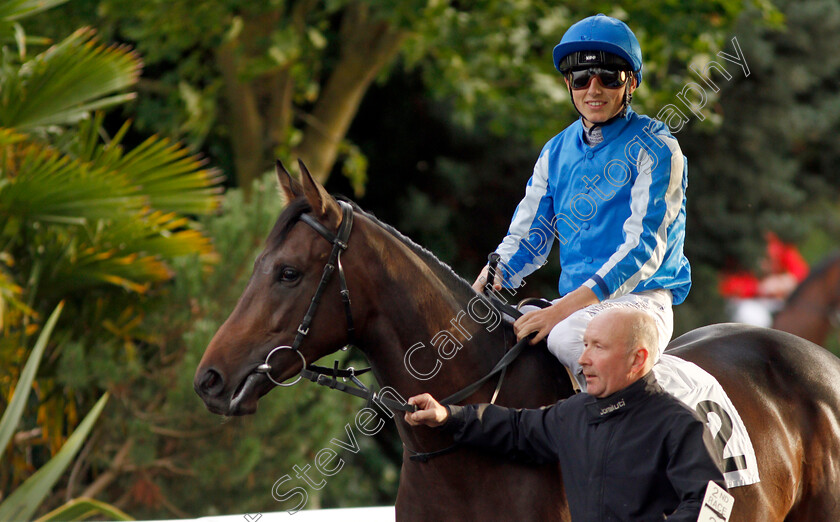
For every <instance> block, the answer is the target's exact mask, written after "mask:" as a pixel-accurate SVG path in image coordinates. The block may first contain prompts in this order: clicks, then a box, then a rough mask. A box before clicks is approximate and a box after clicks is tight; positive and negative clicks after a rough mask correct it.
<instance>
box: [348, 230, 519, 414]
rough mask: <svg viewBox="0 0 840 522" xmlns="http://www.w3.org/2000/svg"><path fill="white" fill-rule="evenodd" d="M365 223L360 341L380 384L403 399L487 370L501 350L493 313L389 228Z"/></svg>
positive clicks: (440, 390)
mask: <svg viewBox="0 0 840 522" xmlns="http://www.w3.org/2000/svg"><path fill="white" fill-rule="evenodd" d="M370 226H371V227H375V225H372V224H371V225H370ZM365 229H366V233H367V234H375V235H376V237H369V238H367V239H366V240H365V241H363V242H362V243H364V244H366V245H369V247H371V251H370V252H368V253H367V254H368V255H367V256H365V257H367V262H368V263H369V266H368V267H367V270H366V272H367V273H368V277H369V280H368V281H367V282H366V287H367V288H371V289H375V297H374V298H372V299H370V300H369V301H368V303H367V307H368V308H369V310H368V314H367V315H368V318H369V319H368V321H366V324H365V326H364V331H363V332H361V336H362V343H361V344H363V345H364V346H363V349H364V350H365V353H366V355H367V357H368V359H369V360H370V362H371V365H372V366H373V368H374V371H375V372H376V376H377V379H378V380H379V381H380V383H381V384H382V385H384V386H390V387H392V388H394V389H395V390H397V391H399V392H400V394H403V395H404V396H405V397H406V398H407V397H408V396H409V395H414V394H416V393H421V392H429V393H432V394H433V395H435V396H436V397H438V398H440V397H442V396H446V395H450V394H451V393H454V392H455V391H457V390H459V389H460V388H463V387H464V386H466V385H468V384H470V383H471V382H474V381H475V380H477V379H478V378H480V377H481V376H483V375H484V374H486V373H487V372H488V371H489V370H490V369H491V368H492V366H493V364H495V362H496V361H497V360H498V359H499V358H500V357H501V356H502V354H503V353H504V350H505V342H506V339H505V333H504V331H503V329H504V328H506V326H505V325H503V324H498V323H497V320H496V319H497V318H500V317H499V314H498V312H496V311H495V310H492V311H491V310H489V309H488V308H487V307H486V306H485V305H484V304H480V303H477V302H475V303H473V306H470V302H471V300H473V299H475V297H476V294H475V293H474V292H472V291H471V290H470V289H469V288H468V287H466V285H465V284H464V282H463V281H459V280H456V278H455V276H454V274H453V275H452V279H451V280H448V279H447V277H446V276H447V274H446V273H445V272H446V271H445V270H440V269H439V268H440V267H433V266H430V264H429V263H431V262H434V260H428V259H426V258H425V256H421V255H419V254H418V253H417V252H415V251H414V250H413V249H412V248H411V247H409V246H408V245H406V244H405V243H403V242H402V241H399V240H398V239H397V238H395V237H393V236H391V235H390V234H389V233H388V232H387V231H384V230H382V229H379V228H378V227H376V228H375V229H374V230H371V229H370V227H365ZM383 242H384V244H383ZM354 246H355V245H354ZM383 252H387V261H383V260H382V258H383V255H382V253H383ZM485 316H486V317H487V319H484V318H485ZM476 319H478V321H477V320H476ZM480 321H485V322H484V324H481V322H480ZM510 336H511V337H512V334H510ZM510 340H512V339H510Z"/></svg>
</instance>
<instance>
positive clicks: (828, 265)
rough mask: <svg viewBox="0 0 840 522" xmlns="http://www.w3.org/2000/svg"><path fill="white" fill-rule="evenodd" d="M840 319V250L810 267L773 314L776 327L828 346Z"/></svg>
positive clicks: (774, 326)
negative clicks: (828, 341) (806, 274)
mask: <svg viewBox="0 0 840 522" xmlns="http://www.w3.org/2000/svg"><path fill="white" fill-rule="evenodd" d="M838 319H840V252H835V253H833V254H831V255H829V256H827V257H826V258H825V259H824V260H823V261H821V262H820V263H819V264H818V265H817V266H816V267H814V268H813V269H812V270H811V273H810V274H808V277H806V278H805V279H804V280H803V281H802V282H801V283H799V285H798V286H797V287H796V289H795V290H794V291H793V293H792V294H790V296H789V297H788V298H787V299H786V300H785V304H784V306H783V307H782V308H781V310H779V311H778V312H777V313H776V315H775V316H774V317H773V328H775V329H777V330H782V331H784V332H789V333H792V334H794V335H798V336H799V337H802V338H804V339H808V340H809V341H811V342H813V343H816V344H819V345H820V346H825V342H826V338H827V337H828V334H829V333H831V332H832V331H833V330H834V329H836V328H837V326H838V324H837V323H838Z"/></svg>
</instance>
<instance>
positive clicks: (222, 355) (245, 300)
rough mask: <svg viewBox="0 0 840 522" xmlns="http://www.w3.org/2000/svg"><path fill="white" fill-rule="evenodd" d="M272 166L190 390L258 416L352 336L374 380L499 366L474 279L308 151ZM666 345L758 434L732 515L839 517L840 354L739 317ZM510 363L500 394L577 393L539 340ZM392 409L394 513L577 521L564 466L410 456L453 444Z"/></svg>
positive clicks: (501, 330) (463, 453) (394, 384)
mask: <svg viewBox="0 0 840 522" xmlns="http://www.w3.org/2000/svg"><path fill="white" fill-rule="evenodd" d="M278 177H279V179H280V186H281V188H282V191H283V193H284V194H285V196H286V199H287V201H288V202H289V203H288V205H287V207H286V208H285V209H284V211H283V212H282V213H281V215H280V217H279V218H278V220H277V222H276V223H275V226H274V229H273V230H272V232H271V233H270V234H269V236H268V238H267V240H266V247H265V249H264V250H263V252H262V253H261V254H260V256H259V257H258V259H257V260H256V262H255V264H254V271H253V274H252V276H251V279H250V280H249V282H248V284H247V286H246V288H245V290H244V292H243V294H242V296H241V298H240V300H239V302H238V303H237V305H236V307H235V309H234V310H233V312H232V313H231V315H230V317H229V318H228V319H227V320H226V321H225V322H224V324H222V326H221V327H220V328H219V330H218V332H217V333H216V335H215V336H214V337H213V339H212V340H211V342H210V345H209V346H208V347H207V350H206V352H205V353H204V356H203V357H202V359H201V362H200V363H199V366H198V368H197V370H196V375H195V381H194V385H195V389H196V392H197V393H198V394H199V396H200V397H201V398H202V399H203V401H204V403H205V405H206V406H207V408H208V409H209V410H210V411H211V412H214V413H217V414H220V415H244V414H251V413H254V412H255V411H256V409H257V401H258V400H259V398H260V397H262V396H263V395H265V394H266V393H268V392H269V391H270V390H271V389H273V388H274V382H275V381H276V382H281V383H282V382H283V381H284V380H287V379H292V378H294V377H295V376H296V375H298V374H299V373H301V372H302V370H303V368H304V366H305V365H308V364H310V363H311V362H313V361H315V360H317V359H319V358H321V357H323V356H325V355H327V354H330V353H332V352H335V351H337V350H338V349H340V348H341V347H342V346H344V345H345V344H346V343H347V341H348V336H350V335H352V338H353V340H354V344H355V345H356V346H358V347H360V349H361V350H362V351H363V352H364V354H365V356H366V357H367V359H368V361H369V363H370V365H371V367H372V368H373V372H374V375H375V377H376V379H377V381H378V383H379V384H380V385H382V386H388V387H391V388H392V389H394V390H396V391H397V392H398V393H399V394H400V395H401V396H402V397H404V398H407V397H409V396H412V395H415V394H418V393H421V392H430V393H432V394H433V395H434V396H436V397H443V396H446V395H449V394H451V393H453V392H455V391H457V390H460V389H462V388H464V387H465V386H467V385H469V384H470V383H472V382H474V381H476V380H478V379H479V378H480V377H482V376H483V375H485V374H487V373H488V371H489V370H490V369H491V368H493V366H494V365H495V364H496V362H497V361H498V360H499V359H500V358H501V357H502V355H503V354H504V352H505V347H506V346H507V345H509V344H511V343H510V340H511V339H512V332H511V327H510V326H509V325H507V324H506V323H505V322H504V321H496V319H498V317H495V316H494V314H495V313H496V312H494V311H493V310H492V309H491V308H490V307H489V305H487V304H486V301H485V300H484V298H483V297H481V296H479V295H478V294H477V293H476V292H475V291H474V290H473V289H472V288H471V286H470V284H469V283H467V282H466V281H465V280H463V279H462V278H460V277H458V276H457V275H456V274H455V273H454V272H452V270H451V269H450V268H449V267H447V266H446V265H444V264H443V263H441V262H440V261H438V260H437V259H436V258H435V257H434V256H433V255H432V254H431V253H429V252H428V251H426V250H424V249H422V248H421V247H419V246H417V245H416V244H414V243H413V242H411V241H410V240H409V239H407V238H406V237H404V236H403V235H401V234H400V233H398V232H397V231H396V230H394V229H392V228H391V227H388V226H387V225H384V224H382V223H381V222H380V221H378V220H377V219H376V218H374V217H373V216H371V215H370V214H367V213H365V212H363V211H361V210H360V209H359V208H358V207H357V206H355V205H353V206H351V205H349V204H348V203H345V202H338V201H336V200H335V199H334V198H333V197H331V196H330V195H329V194H327V192H326V191H325V190H324V188H323V187H322V186H321V185H320V184H318V183H317V182H316V181H315V180H313V179H312V177H311V176H310V175H309V173H308V171H307V170H306V168H305V166H303V164H301V182H300V183H299V182H297V181H295V180H293V179H292V178H291V177H290V176H289V174H288V173H287V172H286V171H285V169H283V168H281V166H280V165H279V163H278ZM350 223H352V230H350V227H349V226H348V225H349V224H350ZM336 230H339V233H337V234H336V233H335V231H336ZM343 235H346V236H347V237H344V238H343V239H341V238H340V237H339V238H337V237H336V236H343ZM325 239H327V240H326V241H325ZM336 252H338V254H339V255H336ZM341 254H343V257H342V256H341ZM331 263H332V265H331ZM325 265H329V266H335V265H337V266H339V273H340V277H339V278H338V279H337V278H334V277H333V278H331V279H328V278H326V277H324V276H323V274H326V273H327V272H330V271H331V270H329V269H327V270H325V269H324V267H325ZM319 281H328V282H327V283H324V284H320V283H319ZM345 290H346V292H344V291H345ZM348 293H349V295H351V296H352V300H350V299H347V298H346V297H347V294H348ZM313 295H315V296H316V298H314V299H313ZM465 310H466V311H465ZM467 312H470V313H469V314H468V313H467ZM301 318H305V319H304V320H303V321H301ZM488 318H490V319H488ZM290 346H291V347H294V348H295V350H292V349H280V348H278V347H290ZM671 350H672V351H671V353H673V354H675V355H678V356H680V357H683V358H685V359H688V360H690V361H692V362H695V363H696V364H698V365H700V366H701V367H703V368H704V369H706V370H707V371H708V372H710V373H711V374H712V375H714V376H715V377H717V379H718V380H719V381H720V383H721V384H722V385H723V387H724V389H725V390H726V391H727V393H728V394H729V396H730V399H731V400H732V402H733V404H734V405H735V406H736V408H737V409H738V411H739V413H740V415H741V417H742V419H743V421H744V423H745V425H746V428H747V431H748V432H749V434H750V436H751V438H752V442H753V446H754V448H755V451H756V457H757V461H758V467H759V473H760V478H761V481H760V482H758V483H756V484H753V485H749V486H742V487H737V488H733V489H732V491H731V492H732V494H733V495H734V496H735V505H734V509H733V513H732V518H731V520H733V521H761V522H774V521H783V520H789V521H806V520H807V521H816V520H820V521H823V520H840V503H839V502H838V500H837V497H838V492H840V419H838V415H840V413H838V412H840V360H838V359H837V358H836V357H834V356H833V355H831V354H829V353H828V352H826V351H825V350H823V349H822V348H820V347H818V346H816V345H814V344H812V343H809V342H808V341H805V340H803V339H800V338H797V337H795V336H792V335H789V334H786V333H784V332H779V331H775V330H770V329H760V328H755V327H750V326H745V325H714V326H709V327H705V328H701V329H698V330H694V331H692V332H689V333H688V334H685V335H684V336H682V337H680V338H678V339H676V340H675V341H674V342H673V343H672V344H671ZM269 359H270V362H271V364H270V365H269V364H268V363H269ZM506 374H507V375H506V376H505V378H504V383H503V386H502V387H501V391H500V393H499V395H498V399H497V401H496V402H497V403H498V404H500V405H504V406H511V407H539V406H542V405H546V404H552V403H554V402H556V401H557V400H559V399H562V398H565V397H568V396H569V395H570V394H571V393H573V391H572V389H571V386H570V384H569V379H568V377H567V375H566V372H565V370H564V369H563V368H562V366H561V365H560V364H559V363H558V362H557V361H556V359H555V358H554V357H552V356H551V355H550V354H549V353H548V351H547V350H546V349H545V348H544V346H543V348H542V349H540V348H539V347H530V348H528V349H526V350H524V352H523V353H522V355H521V356H520V357H519V358H518V359H517V360H516V361H515V362H514V363H513V364H512V365H511V366H510V367H508V368H507V371H506ZM495 387H496V382H495V379H490V380H489V381H487V382H486V383H484V384H483V385H482V386H480V387H479V388H478V389H477V390H475V391H474V393H473V394H472V395H471V396H469V397H468V398H467V399H466V400H465V401H464V402H467V403H472V402H488V401H489V400H490V398H491V396H492V395H493V393H494V389H495ZM393 417H394V420H395V422H396V423H397V429H398V432H399V435H400V437H401V439H402V441H403V444H404V447H405V450H404V454H403V465H402V470H401V475H400V486H399V492H398V495H397V500H396V516H397V519H398V520H400V521H413V520H424V521H425V520H540V521H542V520H560V521H568V520H569V514H568V506H567V501H566V498H565V495H564V492H563V486H562V476H561V473H560V470H559V466H557V465H543V466H532V465H526V464H523V463H518V462H514V461H511V460H508V459H506V458H504V457H502V456H498V455H492V454H488V453H483V452H480V451H477V450H473V449H470V448H467V447H456V448H455V449H454V451H448V452H446V454H443V455H440V456H437V457H435V458H432V459H430V460H428V461H427V462H422V461H417V460H414V459H412V458H411V456H412V454H414V453H415V452H433V451H438V450H443V449H446V448H450V446H451V444H452V440H451V438H449V437H448V436H447V435H445V434H443V433H441V432H440V431H437V430H434V429H431V428H426V427H410V426H408V425H407V424H406V423H405V422H404V421H403V419H402V415H395V416H393Z"/></svg>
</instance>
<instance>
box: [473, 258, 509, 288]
mask: <svg viewBox="0 0 840 522" xmlns="http://www.w3.org/2000/svg"><path fill="white" fill-rule="evenodd" d="M489 270H490V267H488V266H487V265H484V268H482V269H481V273H480V274H478V277H476V278H475V282H474V283H473V284H472V287H473V290H475V291H476V292H478V293H479V294H484V286H485V285H486V284H487V272H488V271H489ZM499 272H501V270H500V269H497V270H496V277H495V281H494V282H493V288H494V289H495V290H497V291H498V290H501V289H502V275H501V274H500V273H499Z"/></svg>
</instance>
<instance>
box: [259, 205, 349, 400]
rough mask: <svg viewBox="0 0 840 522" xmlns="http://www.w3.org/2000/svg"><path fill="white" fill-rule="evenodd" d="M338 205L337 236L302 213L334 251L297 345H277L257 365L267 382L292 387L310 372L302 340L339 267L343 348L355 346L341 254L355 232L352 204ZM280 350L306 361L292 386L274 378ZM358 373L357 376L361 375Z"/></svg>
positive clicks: (293, 343) (297, 337)
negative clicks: (274, 361) (274, 363)
mask: <svg viewBox="0 0 840 522" xmlns="http://www.w3.org/2000/svg"><path fill="white" fill-rule="evenodd" d="M338 204H339V205H340V206H341V211H342V218H341V225H339V227H338V232H337V233H335V234H333V233H332V232H331V231H330V230H329V229H328V228H327V227H325V226H324V225H322V224H321V223H319V222H318V220H316V219H315V218H314V217H312V216H311V215H309V214H302V215H301V216H300V220H301V221H303V222H304V223H306V224H307V225H309V226H310V227H312V228H313V229H314V230H315V232H317V233H318V234H320V235H321V237H323V238H324V239H326V240H327V241H328V242H329V243H330V244H331V245H332V246H333V247H332V252H331V253H330V257H329V259H328V260H327V264H326V265H324V272H323V274H322V275H321V282H320V283H318V288H317V289H316V290H315V295H313V296H312V301H310V302H309V308H308V309H307V310H306V315H304V316H303V320H302V321H301V322H300V325H299V326H298V328H297V335H296V336H295V340H294V342H292V345H291V346H278V347H276V348H274V349H273V350H271V351H270V352H268V355H267V356H266V358H265V362H264V363H263V364H261V365H259V366H257V369H256V370H255V371H256V372H257V373H264V374H265V376H266V377H268V379H269V380H270V381H271V382H273V383H274V384H276V385H277V386H292V385H294V384H296V383H297V382H298V381H299V380H300V378H301V377H306V375H305V373H304V372H306V371H307V368H311V367H310V366H307V364H306V358H305V357H304V356H303V354H302V353H301V352H300V345H301V344H303V339H304V338H305V337H306V336H307V335H309V325H310V324H311V323H312V318H313V317H314V316H315V311H316V310H317V309H318V304H319V303H320V302H321V295H322V294H323V293H324V289H325V288H326V287H327V284H328V283H329V282H330V278H331V277H332V274H333V272H335V268H336V267H338V281H339V285H340V286H341V292H340V293H341V301H342V302H343V303H344V315H345V317H346V318H347V344H346V345H345V346H344V348H343V349H346V348H347V347H348V346H350V345H351V344H353V342H354V340H355V336H354V334H355V328H354V327H353V314H352V312H351V310H350V291H349V290H348V289H347V279H346V278H345V276H344V267H343V266H342V265H341V252H343V251H344V250H347V241H348V239H349V238H350V232H351V231H352V229H353V207H352V206H350V204H349V203H346V202H344V201H339V202H338ZM278 350H292V351H294V352H296V353H297V354H298V356H300V358H301V361H302V362H303V368H302V370H301V373H300V375H298V378H297V379H295V380H294V381H293V382H291V383H280V382H277V381H275V380H274V378H273V377H272V376H271V365H270V364H268V360H269V359H270V358H271V356H272V355H274V353H275V352H277V351H278ZM314 368H317V367H314ZM344 371H347V370H344ZM355 373H356V374H358V373H361V372H355ZM307 378H308V377H307Z"/></svg>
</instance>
